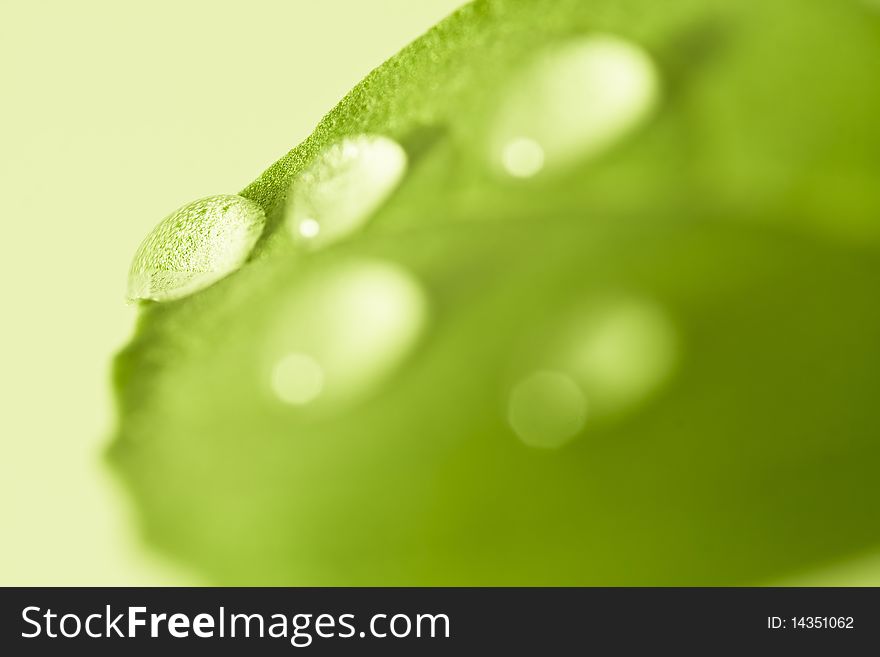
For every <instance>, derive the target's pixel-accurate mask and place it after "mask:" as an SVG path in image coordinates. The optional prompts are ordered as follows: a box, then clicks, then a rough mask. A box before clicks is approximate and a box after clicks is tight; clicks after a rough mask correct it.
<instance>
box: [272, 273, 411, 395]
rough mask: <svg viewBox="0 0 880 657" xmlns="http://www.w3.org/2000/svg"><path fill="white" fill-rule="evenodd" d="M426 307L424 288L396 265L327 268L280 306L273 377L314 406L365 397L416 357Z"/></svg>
mask: <svg viewBox="0 0 880 657" xmlns="http://www.w3.org/2000/svg"><path fill="white" fill-rule="evenodd" d="M427 309H428V304H427V299H426V296H425V293H424V291H423V289H422V287H421V286H420V285H419V283H418V282H417V281H416V279H415V278H414V277H413V276H412V275H411V274H409V273H408V272H407V271H406V270H404V269H402V268H400V267H398V266H396V265H393V264H391V263H387V262H383V261H374V260H356V261H342V262H333V263H331V264H329V265H325V266H324V267H323V268H322V269H321V270H320V271H317V272H313V273H312V274H311V275H310V276H309V277H308V279H307V280H305V281H303V283H302V284H301V285H300V286H298V287H297V289H295V290H294V292H293V293H292V296H291V298H290V300H289V302H288V303H286V304H285V305H284V306H283V307H282V309H281V314H280V316H279V320H278V325H277V327H276V329H275V331H274V333H273V335H272V337H271V339H270V341H269V352H270V359H271V360H270V362H273V363H277V364H275V365H273V370H272V375H271V378H272V387H273V389H274V391H275V393H276V394H277V395H278V396H279V397H281V398H282V399H284V400H285V401H289V400H290V399H291V398H294V399H299V400H305V401H301V402H299V403H308V404H309V405H310V407H316V408H318V407H321V408H325V407H331V406H333V405H336V404H340V403H347V402H351V401H353V400H356V399H358V398H360V397H361V396H363V395H365V394H367V393H369V392H370V391H372V390H374V389H375V387H376V385H378V384H379V383H381V382H382V381H383V380H384V379H385V377H387V376H388V375H389V374H390V373H391V372H393V371H394V369H395V368H396V367H397V366H398V365H399V364H400V363H401V361H402V360H403V359H404V358H405V357H406V355H407V354H409V353H410V351H411V350H412V348H413V347H414V346H415V344H416V343H417V341H418V338H419V336H420V335H421V333H422V330H423V328H424V325H425V322H426V316H427ZM291 354H293V355H294V356H291ZM279 359H280V360H279ZM279 368H281V369H280V370H279ZM317 372H320V373H321V376H320V386H318V385H317V383H316V381H317V380H318V379H319V377H318V375H317ZM282 379H283V381H281V380H282ZM279 381H281V385H279ZM316 388H319V389H318V390H317V391H316ZM306 392H308V393H310V394H306ZM294 403H297V402H294Z"/></svg>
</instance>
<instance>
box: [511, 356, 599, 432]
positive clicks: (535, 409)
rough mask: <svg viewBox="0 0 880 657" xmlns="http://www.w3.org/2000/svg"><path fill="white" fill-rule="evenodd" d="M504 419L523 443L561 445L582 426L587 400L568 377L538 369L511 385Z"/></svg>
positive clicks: (560, 373) (585, 414) (584, 419)
mask: <svg viewBox="0 0 880 657" xmlns="http://www.w3.org/2000/svg"><path fill="white" fill-rule="evenodd" d="M507 418H508V421H509V422H510V426H511V427H512V428H513V430H514V431H515V432H516V434H517V436H519V438H520V440H522V441H523V442H524V443H525V444H526V445H529V446H530V447H543V448H556V447H561V446H563V445H564V444H565V443H567V442H568V441H570V440H571V439H572V438H573V437H575V436H576V435H577V434H578V433H580V431H581V429H583V426H584V422H585V421H586V418H587V400H586V398H585V397H584V393H583V391H582V390H581V388H580V387H579V386H578V384H577V383H576V382H575V381H574V380H573V379H572V378H571V377H570V376H568V375H566V374H564V373H562V372H556V371H538V372H535V373H533V374H531V375H529V376H528V377H526V378H524V379H523V380H521V381H520V382H519V383H517V385H516V386H515V387H514V388H513V391H512V392H511V393H510V399H509V402H508V415H507Z"/></svg>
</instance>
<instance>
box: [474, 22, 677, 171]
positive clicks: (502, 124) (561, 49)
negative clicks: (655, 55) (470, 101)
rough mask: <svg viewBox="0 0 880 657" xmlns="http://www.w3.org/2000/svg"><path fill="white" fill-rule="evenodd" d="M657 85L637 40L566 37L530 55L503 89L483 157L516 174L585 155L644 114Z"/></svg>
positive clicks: (601, 147)
mask: <svg viewBox="0 0 880 657" xmlns="http://www.w3.org/2000/svg"><path fill="white" fill-rule="evenodd" d="M659 87H660V82H659V77H658V74H657V70H656V68H655V66H654V63H653V60H652V59H651V57H650V56H649V55H648V54H647V53H646V52H645V51H644V50H643V49H642V48H640V47H639V46H638V45H636V44H634V43H631V42H629V41H626V40H624V39H621V38H618V37H615V36H611V35H594V36H590V37H580V38H577V39H571V40H568V41H566V42H564V43H562V44H560V45H557V46H554V47H552V48H549V49H547V50H545V51H543V52H541V53H539V54H538V55H536V56H535V59H534V60H533V61H532V62H531V63H530V64H529V65H528V66H527V67H526V68H525V70H524V71H523V72H522V74H521V75H520V76H519V78H518V79H517V80H516V81H515V82H514V83H513V84H512V85H511V87H510V88H509V89H508V91H507V93H506V94H505V96H504V100H503V102H502V103H501V105H500V106H499V109H498V111H497V114H496V116H495V117H494V119H495V120H494V123H493V128H492V130H491V137H490V144H489V150H490V158H491V159H492V161H493V162H494V163H495V165H496V166H500V168H501V170H502V171H503V172H505V173H507V174H509V175H512V176H515V177H530V176H532V175H535V174H536V173H537V172H538V171H539V170H541V168H542V167H543V168H545V169H547V170H550V169H559V168H564V167H567V166H571V165H573V164H575V163H577V162H579V161H582V160H586V159H589V158H591V157H593V156H595V155H597V154H599V153H601V152H602V151H604V150H605V149H607V148H609V147H610V146H612V145H613V144H614V143H616V142H617V141H618V140H620V139H621V138H622V137H624V136H625V135H626V134H627V133H629V132H630V131H632V130H633V129H634V128H635V127H637V126H638V125H639V124H640V123H642V122H643V121H644V120H645V119H646V118H647V117H648V116H649V115H650V113H651V111H652V110H653V108H654V106H655V104H656V102H657V98H658V96H659ZM539 154H540V157H539Z"/></svg>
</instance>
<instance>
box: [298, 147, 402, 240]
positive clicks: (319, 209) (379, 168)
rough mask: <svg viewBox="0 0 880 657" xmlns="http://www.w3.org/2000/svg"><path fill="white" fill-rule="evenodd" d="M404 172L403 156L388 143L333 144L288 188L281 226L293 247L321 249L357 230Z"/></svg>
mask: <svg viewBox="0 0 880 657" xmlns="http://www.w3.org/2000/svg"><path fill="white" fill-rule="evenodd" d="M406 168H407V156H406V152H405V151H404V149H403V148H402V147H401V146H400V145H399V144H398V143H397V142H395V141H394V140H392V139H389V138H387V137H382V136H376V135H360V136H357V137H349V138H346V139H344V140H342V141H341V142H338V143H335V144H333V145H332V146H330V147H329V148H327V149H326V150H325V151H324V152H323V153H321V154H320V155H318V157H317V158H316V159H315V161H314V162H312V164H311V165H309V167H307V168H306V169H305V171H303V172H302V173H301V174H300V175H298V176H296V177H295V178H294V180H293V181H292V183H291V186H290V192H289V194H288V199H287V206H286V210H285V221H286V223H287V226H288V229H289V231H290V234H291V236H292V237H293V239H294V241H295V242H297V243H298V244H301V245H303V246H305V247H307V248H321V247H324V246H327V245H329V244H332V243H334V242H337V241H339V240H341V239H344V238H345V237H347V236H349V235H351V234H352V233H354V232H356V231H357V230H359V229H361V228H362V227H363V226H364V225H365V224H366V223H367V221H368V220H369V219H370V217H372V216H373V214H375V212H376V211H377V210H378V209H379V208H380V207H381V206H382V204H383V203H384V202H385V201H386V200H387V199H388V197H389V196H390V195H391V194H392V193H393V192H394V190H395V189H396V188H397V186H398V184H399V183H400V181H401V179H402V178H403V175H404V173H405V172H406Z"/></svg>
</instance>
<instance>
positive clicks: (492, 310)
mask: <svg viewBox="0 0 880 657" xmlns="http://www.w3.org/2000/svg"><path fill="white" fill-rule="evenodd" d="M603 76H606V77H603ZM627 85H629V86H627ZM878 116H880V13H878V12H877V11H876V9H872V8H871V7H870V6H869V5H867V4H865V3H858V2H855V1H846V2H830V1H829V2H822V1H819V0H811V1H795V0H791V1H782V0H773V1H767V0H754V1H748V2H744V1H736V2H734V1H732V0H731V1H730V2H712V3H706V2H697V1H696V0H674V1H673V0H670V1H668V2H662V3H661V2H652V1H650V0H627V1H624V0H591V1H589V2H586V1H584V0H557V1H555V2H546V1H544V0H541V1H537V0H536V1H534V2H526V1H522V0H496V1H481V2H476V3H474V4H472V5H469V6H467V7H465V8H464V9H462V10H461V11H459V12H458V13H456V14H455V15H453V16H452V17H450V18H449V19H448V20H446V21H444V22H443V23H441V24H440V25H439V26H437V27H436V28H435V29H433V30H432V31H430V32H429V33H428V34H426V35H425V36H424V37H422V38H421V39H419V40H418V41H416V42H415V43H413V44H412V45H411V46H409V47H408V48H406V49H405V50H404V51H403V52H401V53H400V54H399V55H397V56H396V57H394V58H393V59H391V60H390V61H388V62H387V63H386V64H384V65H383V66H381V67H380V68H378V69H377V70H375V71H374V72H373V73H372V74H371V75H370V76H368V77H367V79H366V80H364V81H363V82H362V83H361V84H360V85H358V86H357V87H356V88H355V89H354V90H353V91H352V92H351V93H350V94H349V95H348V96H347V97H346V98H345V99H344V100H343V101H342V102H341V103H340V104H339V105H338V106H337V107H336V108H335V109H334V110H333V111H331V112H330V113H329V114H328V115H327V116H326V118H325V119H324V120H323V121H322V122H321V124H320V125H319V126H318V127H317V129H316V131H315V132H314V134H313V135H312V136H311V137H309V138H308V139H307V140H306V141H305V142H304V143H303V144H301V145H300V146H298V147H297V148H295V149H294V150H292V151H291V152H290V153H289V154H288V155H286V156H285V157H284V158H282V159H281V160H280V161H278V162H276V163H275V164H274V165H272V166H271V167H270V168H269V169H268V170H267V171H266V172H265V173H264V174H263V175H262V176H260V177H259V178H258V179H257V180H256V181H255V182H254V183H253V184H252V185H250V186H249V187H247V188H246V189H245V190H243V191H242V192H241V196H243V197H245V198H246V199H250V200H251V201H254V202H255V203H257V204H259V206H261V207H262V209H263V211H264V212H265V215H266V228H265V230H264V232H263V234H262V236H261V238H260V240H259V242H258V243H257V244H256V246H255V248H254V251H253V252H252V254H251V257H250V259H249V261H248V262H247V263H246V264H244V266H242V267H241V268H240V269H239V270H237V271H235V272H234V273H232V274H230V275H228V276H226V277H225V278H223V279H222V280H220V281H219V282H217V283H215V284H213V285H211V286H210V287H207V288H206V289H203V290H201V291H198V292H197V293H195V294H192V295H190V296H187V297H185V298H182V299H179V300H175V301H170V302H166V303H145V304H143V306H142V310H141V317H140V320H139V324H138V327H137V331H136V334H135V336H134V338H133V340H132V342H131V343H130V344H129V345H128V346H127V347H126V348H125V349H124V350H123V352H122V353H120V354H119V356H118V357H117V359H116V361H115V371H114V377H115V387H116V391H117V399H118V408H119V431H118V434H117V436H116V438H115V440H114V443H113V445H112V447H111V450H110V455H111V460H112V463H113V465H114V467H115V469H116V470H117V471H118V472H119V473H121V476H122V478H123V480H124V481H125V483H126V484H127V486H128V488H129V489H130V491H131V494H132V495H133V497H134V499H135V502H136V505H137V508H138V510H139V517H140V519H141V522H142V527H143V530H144V535H145V536H146V538H147V539H148V540H149V541H150V542H151V543H152V544H153V545H154V546H156V547H157V548H159V549H161V550H163V551H165V552H166V553H168V554H170V555H172V556H174V557H175V558H177V559H180V560H182V561H184V562H186V563H187V564H189V565H190V566H192V567H193V568H196V569H198V570H199V571H201V572H202V573H203V574H205V575H206V576H207V577H209V578H210V579H211V580H212V581H215V582H218V583H222V584H297V585H306V584H317V585H340V584H343V585H368V584H378V585H415V584H422V585H428V584H434V585H453V584H466V585H483V584H563V585H575V584H590V585H594V584H611V585H630V584H640V585H653V584H675V585H685V584H743V583H760V582H765V581H768V580H771V579H775V578H777V577H781V576H784V575H788V574H791V573H796V572H800V571H804V570H808V569H812V568H818V567H821V566H822V565H823V564H826V563H831V562H834V561H838V560H841V559H845V558H847V557H849V556H852V555H855V554H857V553H860V552H863V551H865V550H869V549H872V548H874V547H876V546H877V544H878V543H880V526H878V525H877V523H876V507H877V503H878V498H880V479H878V478H877V476H876V467H877V463H878V459H880V441H878V436H880V419H878V415H877V411H876V408H877V405H876V397H877V391H878V390H880V340H878V335H880V306H878V304H877V303H876V295H877V290H878V289H880V258H878V246H880V185H878V184H877V179H878V175H880V122H878V120H877V117H878ZM579 117H580V118H579ZM581 119H582V120H583V121H585V122H586V123H583V122H582V121H581ZM596 126H600V127H602V126H604V127H603V128H602V129H601V130H599V129H598V128H596ZM518 131H520V132H522V133H523V134H519V132H518ZM363 136H367V137H363ZM378 137H381V138H382V139H383V140H388V141H387V142H386V141H382V142H381V143H383V144H384V143H391V144H393V143H396V144H399V145H400V146H401V147H402V149H403V150H402V151H401V152H402V153H405V157H404V158H396V159H395V156H393V155H388V153H396V152H397V151H396V150H395V149H394V147H393V146H392V147H389V148H388V149H386V150H385V151H382V153H385V154H384V155H383V154H381V153H380V154H378V155H377V153H376V152H375V151H373V150H371V148H370V146H369V144H373V143H375V142H372V141H370V140H372V139H375V138H378ZM346 139H349V140H359V139H367V141H359V142H357V143H358V144H360V146H359V147H355V149H354V150H351V149H349V151H345V148H344V144H345V140H346ZM358 148H360V150H358ZM334 149H336V150H335V151H334ZM395 163H396V164H395ZM383 167H384V168H383ZM395 171H397V172H399V173H400V174H401V175H400V176H398V175H397V174H395ZM365 179H366V180H368V182H369V184H366V185H365V184H362V183H363V181H364V180H365ZM291 185H293V187H291ZM291 190H292V191H291ZM380 192H381V193H380ZM303 199H305V200H303ZM304 207H307V208H308V212H306V211H305V210H303V209H302V208H304ZM311 214H315V215H316V216H315V217H312V216H311ZM292 218H295V219H292ZM305 219H314V220H315V223H307V224H305V226H306V229H305V230H303V229H302V228H301V227H302V226H303V224H302V221H303V220H305ZM292 222H299V223H296V225H293V223H292ZM325 226H329V227H331V229H330V234H331V235H332V239H329V238H328V239H326V240H324V241H320V240H318V241H313V242H309V239H310V238H314V237H315V236H316V235H321V233H320V232H316V231H320V230H322V229H323V228H324V227H325ZM183 230H185V228H184V229H183ZM297 231H299V232H297ZM326 234H327V233H324V235H326ZM224 273H227V272H224Z"/></svg>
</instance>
